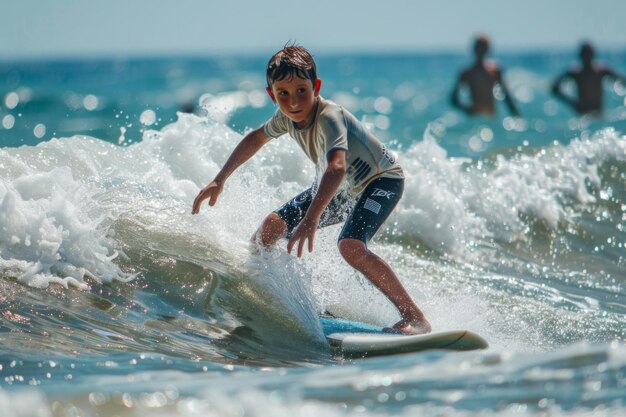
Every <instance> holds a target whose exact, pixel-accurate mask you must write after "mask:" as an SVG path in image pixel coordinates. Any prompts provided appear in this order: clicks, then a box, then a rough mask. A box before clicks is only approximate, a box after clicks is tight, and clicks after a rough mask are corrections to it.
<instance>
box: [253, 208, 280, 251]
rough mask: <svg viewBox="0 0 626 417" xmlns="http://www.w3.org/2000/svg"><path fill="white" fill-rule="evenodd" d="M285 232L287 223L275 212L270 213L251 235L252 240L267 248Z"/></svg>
mask: <svg viewBox="0 0 626 417" xmlns="http://www.w3.org/2000/svg"><path fill="white" fill-rule="evenodd" d="M286 234H287V223H285V221H284V220H283V219H281V218H280V216H279V215H278V214H276V213H270V214H269V215H268V216H267V217H266V218H265V220H263V223H261V227H259V229H258V230H257V231H256V232H255V233H254V235H253V236H252V239H251V240H252V241H253V242H256V243H259V244H261V245H262V246H263V247H265V248H267V247H269V246H273V245H274V244H275V243H276V242H278V241H279V240H280V239H282V238H283V237H284V236H285V235H286Z"/></svg>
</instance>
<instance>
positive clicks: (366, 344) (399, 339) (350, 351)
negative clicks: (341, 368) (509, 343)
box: [320, 317, 489, 357]
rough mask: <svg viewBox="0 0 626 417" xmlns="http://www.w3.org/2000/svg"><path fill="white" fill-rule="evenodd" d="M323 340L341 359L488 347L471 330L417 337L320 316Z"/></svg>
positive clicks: (484, 341)
mask: <svg viewBox="0 0 626 417" xmlns="http://www.w3.org/2000/svg"><path fill="white" fill-rule="evenodd" d="M320 322H321V324H322V328H323V330H324V335H325V336H326V340H327V341H328V343H329V344H330V346H331V348H333V349H335V350H337V351H338V352H339V353H341V354H342V355H344V356H352V357H353V356H360V357H365V356H376V355H393V354H396V353H408V352H419V351H424V350H432V349H445V350H458V351H462V350H477V349H486V348H487V347H488V346H489V344H488V343H487V341H486V340H485V339H483V338H482V337H481V336H479V335H478V334H476V333H474V332H472V331H470V330H447V331H442V332H432V333H428V334H420V335H408V336H406V335H403V334H400V333H389V332H384V331H383V328H382V327H378V326H375V325H372V324H367V323H360V322H356V321H351V320H346V319H341V318H335V317H320Z"/></svg>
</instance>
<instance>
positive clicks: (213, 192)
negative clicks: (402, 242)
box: [191, 180, 224, 214]
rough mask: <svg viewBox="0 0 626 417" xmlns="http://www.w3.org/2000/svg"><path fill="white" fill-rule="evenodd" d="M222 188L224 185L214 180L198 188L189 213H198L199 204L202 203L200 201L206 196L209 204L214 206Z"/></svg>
mask: <svg viewBox="0 0 626 417" xmlns="http://www.w3.org/2000/svg"><path fill="white" fill-rule="evenodd" d="M223 189H224V186H223V185H222V183H221V182H218V181H215V180H214V181H212V182H211V183H210V184H209V185H207V186H206V187H204V188H203V189H202V190H200V192H199V193H198V195H197V196H196V199H195V200H193V207H192V209H191V214H198V213H200V206H201V205H202V202H203V201H204V200H206V199H207V198H208V199H209V206H214V205H215V203H217V197H219V195H220V194H221V193H222V190H223Z"/></svg>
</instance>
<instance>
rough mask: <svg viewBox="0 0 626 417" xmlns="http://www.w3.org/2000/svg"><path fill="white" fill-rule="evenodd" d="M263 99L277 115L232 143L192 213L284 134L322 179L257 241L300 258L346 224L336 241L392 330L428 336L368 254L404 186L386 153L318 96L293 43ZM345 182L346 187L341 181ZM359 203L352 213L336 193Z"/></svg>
mask: <svg viewBox="0 0 626 417" xmlns="http://www.w3.org/2000/svg"><path fill="white" fill-rule="evenodd" d="M266 75H267V93H268V94H269V96H270V97H271V98H272V101H273V102H274V103H276V104H278V110H277V111H276V113H275V114H274V116H273V117H272V118H271V119H270V120H268V121H267V122H266V123H265V124H264V125H263V126H261V127H260V128H257V129H256V130H253V131H252V132H250V133H248V134H247V135H246V136H245V137H244V138H243V139H242V140H241V142H240V143H239V144H238V145H237V147H236V148H235V150H234V151H233V153H232V154H231V155H230V157H229V158H228V160H227V161H226V164H225V165H224V167H223V168H222V169H221V171H220V172H219V173H218V174H217V176H216V177H215V179H214V180H213V181H212V182H211V183H210V184H209V185H207V186H206V187H204V188H203V189H202V190H201V191H200V193H199V194H198V196H197V197H196V199H195V200H194V202H193V209H192V213H193V214H197V213H198V212H199V211H200V206H201V204H202V202H203V201H204V200H206V199H209V205H210V206H213V205H215V203H216V202H217V199H218V197H219V195H220V194H221V192H222V190H223V187H224V182H225V181H226V179H227V178H228V177H229V176H230V175H231V174H232V173H233V172H234V171H235V170H236V169H237V168H238V167H239V166H240V165H241V164H243V163H244V162H245V161H247V160H248V159H249V158H251V157H252V156H253V155H254V154H255V153H256V152H257V151H258V150H259V149H260V148H261V147H262V146H263V145H265V144H266V143H267V142H268V141H269V140H271V139H273V138H278V137H279V136H282V135H283V134H285V133H289V135H290V136H291V137H292V138H293V139H295V140H296V141H297V142H298V145H299V146H300V147H301V148H302V150H303V151H304V153H305V154H306V155H307V156H308V157H309V159H311V160H312V161H313V162H314V163H316V164H317V165H318V167H322V171H323V175H322V177H321V179H320V181H319V182H318V183H317V185H314V186H313V187H311V188H309V189H307V190H305V191H304V192H302V193H301V194H299V195H297V196H296V197H294V198H293V199H292V200H291V201H289V202H287V203H286V204H284V205H283V206H282V207H280V208H279V209H278V210H276V211H274V212H273V213H271V214H270V215H269V216H267V217H266V218H265V220H264V221H263V223H262V225H261V227H260V228H259V229H258V230H257V232H256V234H255V237H254V239H255V240H256V241H257V242H259V243H260V244H262V245H263V246H265V247H267V246H271V245H273V244H275V243H276V242H277V241H278V240H279V239H281V238H282V237H285V236H286V237H288V238H289V242H288V244H287V251H288V252H289V253H291V251H292V250H293V248H294V247H296V246H297V254H298V257H301V256H302V251H303V248H304V245H305V244H307V242H308V250H309V252H312V251H313V239H314V236H315V232H316V231H317V229H318V227H323V226H328V225H331V224H336V223H339V222H341V221H344V220H345V225H344V227H343V229H342V231H341V233H340V235H339V243H338V246H339V252H340V253H341V255H342V257H343V258H344V259H345V260H346V261H347V262H348V264H350V265H351V266H352V267H353V268H355V269H357V270H358V271H359V272H361V273H362V274H363V275H365V276H366V277H367V278H368V279H369V280H370V281H371V282H372V284H374V285H375V286H376V287H377V288H378V289H379V290H380V291H382V292H383V293H384V294H385V295H386V296H387V298H389V300H390V301H391V302H392V303H393V304H394V305H395V306H396V308H397V309H398V310H399V312H400V316H401V318H402V319H401V320H400V321H399V322H398V323H396V324H395V325H394V326H393V327H392V328H391V329H387V330H390V331H397V332H401V333H404V334H420V333H428V332H430V330H431V327H430V324H429V323H428V321H427V320H426V318H425V317H424V314H423V313H422V311H421V310H420V309H419V308H418V307H417V305H416V304H415V303H414V302H413V300H412V299H411V297H410V295H409V294H408V293H407V291H406V290H405V289H404V287H403V286H402V284H401V283H400V281H399V280H398V278H397V276H396V274H395V273H394V272H393V270H392V269H391V267H390V266H389V265H388V264H387V263H386V262H385V261H384V260H383V259H381V258H380V257H378V256H377V255H375V254H374V253H372V252H371V251H370V250H369V249H368V248H367V243H368V241H369V239H370V238H371V237H372V236H373V235H374V234H375V233H376V231H377V230H378V229H379V228H380V226H381V225H382V224H383V223H384V221H385V220H386V219H387V217H388V216H389V214H391V211H392V210H393V208H394V207H395V205H396V204H397V202H398V200H399V199H400V196H401V195H402V191H403V188H404V176H403V174H402V169H401V168H400V166H399V165H398V164H397V163H396V162H395V160H394V158H393V156H392V155H391V154H390V153H389V152H388V151H387V149H386V148H385V147H384V146H383V145H382V144H381V143H380V142H379V141H378V139H376V138H375V137H374V136H373V135H372V134H371V133H369V132H368V131H367V130H366V129H365V128H364V127H363V126H362V125H361V123H360V122H359V121H358V120H357V119H356V118H355V117H354V116H353V115H352V114H351V113H349V112H348V111H346V110H345V109H343V108H341V107H339V106H338V105H336V104H335V103H332V102H330V101H327V100H324V99H323V98H322V97H321V96H320V95H319V92H320V88H321V84H322V82H321V80H320V79H318V78H317V70H316V66H315V62H314V60H313V58H312V57H311V55H310V54H309V52H308V51H307V50H306V49H305V48H303V47H301V46H297V45H291V46H285V47H284V48H283V49H282V50H280V51H279V52H277V53H276V54H275V55H274V56H272V58H270V60H269V62H268V64H267V74H266ZM344 180H345V181H344ZM344 183H345V185H347V191H348V192H349V193H350V194H351V195H352V197H356V198H357V202H356V204H354V206H353V208H352V210H351V211H350V213H347V211H346V210H345V203H346V201H349V197H348V196H347V195H346V192H345V191H344V190H343V189H342V188H341V186H342V184H344Z"/></svg>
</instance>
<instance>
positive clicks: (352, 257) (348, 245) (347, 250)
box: [337, 239, 367, 265]
mask: <svg viewBox="0 0 626 417" xmlns="http://www.w3.org/2000/svg"><path fill="white" fill-rule="evenodd" d="M337 246H338V247H339V253H340V254H341V256H342V257H343V259H345V260H346V261H347V262H348V263H349V264H351V265H352V264H354V263H356V262H358V260H359V259H361V258H362V257H363V255H364V254H365V253H366V252H367V246H365V243H363V242H362V241H360V240H358V239H341V240H340V241H339V242H338V243H337Z"/></svg>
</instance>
